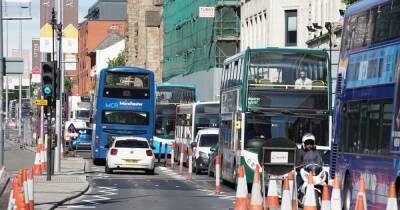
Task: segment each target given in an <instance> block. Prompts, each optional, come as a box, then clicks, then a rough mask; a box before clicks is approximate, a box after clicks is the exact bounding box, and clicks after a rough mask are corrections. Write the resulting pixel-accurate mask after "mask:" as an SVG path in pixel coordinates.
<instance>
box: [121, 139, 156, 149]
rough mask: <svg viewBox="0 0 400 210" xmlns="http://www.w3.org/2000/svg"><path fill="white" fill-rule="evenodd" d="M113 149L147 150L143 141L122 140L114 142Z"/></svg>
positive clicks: (147, 146)
mask: <svg viewBox="0 0 400 210" xmlns="http://www.w3.org/2000/svg"><path fill="white" fill-rule="evenodd" d="M115 147H120V148H149V145H148V143H147V142H145V141H135V140H123V141H117V142H115Z"/></svg>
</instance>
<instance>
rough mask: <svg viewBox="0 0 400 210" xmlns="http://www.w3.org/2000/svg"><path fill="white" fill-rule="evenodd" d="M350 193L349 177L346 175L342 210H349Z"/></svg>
mask: <svg viewBox="0 0 400 210" xmlns="http://www.w3.org/2000/svg"><path fill="white" fill-rule="evenodd" d="M351 191H352V186H351V181H350V176H349V175H347V176H346V179H345V182H344V201H343V210H350V209H351Z"/></svg>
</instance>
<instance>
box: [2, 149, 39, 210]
mask: <svg viewBox="0 0 400 210" xmlns="http://www.w3.org/2000/svg"><path fill="white" fill-rule="evenodd" d="M46 170H47V157H46V148H45V145H44V144H40V143H39V144H38V145H37V146H36V150H35V161H34V164H33V166H32V168H31V169H30V170H27V169H21V170H20V171H19V174H18V175H17V176H15V177H13V179H12V189H11V192H10V198H9V202H8V210H14V209H15V210H33V209H34V195H33V185H34V184H33V176H34V175H41V174H42V173H43V172H45V171H46Z"/></svg>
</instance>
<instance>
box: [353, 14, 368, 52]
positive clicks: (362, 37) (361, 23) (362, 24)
mask: <svg viewBox="0 0 400 210" xmlns="http://www.w3.org/2000/svg"><path fill="white" fill-rule="evenodd" d="M368 17H369V13H364V14H362V15H360V16H358V17H357V24H356V25H355V33H354V38H353V39H354V41H353V48H359V47H363V46H365V45H366V39H367V36H368Z"/></svg>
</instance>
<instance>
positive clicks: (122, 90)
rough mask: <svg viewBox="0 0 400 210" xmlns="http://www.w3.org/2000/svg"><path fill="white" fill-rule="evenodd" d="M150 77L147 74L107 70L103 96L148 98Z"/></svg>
mask: <svg viewBox="0 0 400 210" xmlns="http://www.w3.org/2000/svg"><path fill="white" fill-rule="evenodd" d="M149 81H150V77H149V75H147V74H137V73H127V72H107V73H106V75H105V81H104V90H103V97H106V98H123V99H149V98H150V88H149Z"/></svg>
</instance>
